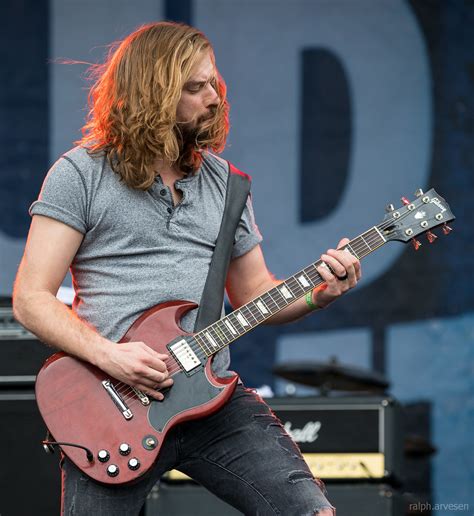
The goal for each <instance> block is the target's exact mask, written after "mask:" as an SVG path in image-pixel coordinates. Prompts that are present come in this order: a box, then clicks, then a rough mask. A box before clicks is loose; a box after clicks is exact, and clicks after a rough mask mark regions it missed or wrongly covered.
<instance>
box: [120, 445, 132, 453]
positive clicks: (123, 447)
mask: <svg viewBox="0 0 474 516" xmlns="http://www.w3.org/2000/svg"><path fill="white" fill-rule="evenodd" d="M131 451H132V449H131V448H130V445H129V444H127V443H122V444H121V445H120V446H119V453H120V455H128V454H129V453H130V452H131Z"/></svg>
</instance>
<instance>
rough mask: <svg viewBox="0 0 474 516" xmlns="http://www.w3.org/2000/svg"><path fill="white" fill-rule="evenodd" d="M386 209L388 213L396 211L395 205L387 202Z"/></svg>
mask: <svg viewBox="0 0 474 516" xmlns="http://www.w3.org/2000/svg"><path fill="white" fill-rule="evenodd" d="M385 211H386V212H387V213H390V212H391V211H395V206H394V205H393V204H387V206H385Z"/></svg>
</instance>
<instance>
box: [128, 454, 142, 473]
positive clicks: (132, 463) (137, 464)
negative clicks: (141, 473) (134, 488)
mask: <svg viewBox="0 0 474 516" xmlns="http://www.w3.org/2000/svg"><path fill="white" fill-rule="evenodd" d="M128 467H129V468H130V469H131V470H132V471H135V470H137V469H138V468H139V467H140V461H139V460H138V459H137V458H136V457H132V458H131V459H130V460H129V461H128Z"/></svg>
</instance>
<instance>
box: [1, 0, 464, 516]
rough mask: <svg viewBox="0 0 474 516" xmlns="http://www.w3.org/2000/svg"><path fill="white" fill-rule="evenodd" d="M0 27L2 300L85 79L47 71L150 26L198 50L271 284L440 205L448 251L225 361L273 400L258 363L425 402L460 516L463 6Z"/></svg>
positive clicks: (371, 277)
mask: <svg viewBox="0 0 474 516" xmlns="http://www.w3.org/2000/svg"><path fill="white" fill-rule="evenodd" d="M1 14H2V16H1V18H0V19H1V20H2V21H1V23H2V31H0V38H1V43H2V44H1V46H0V48H1V49H2V59H1V60H0V67H1V69H2V77H4V78H5V80H3V81H2V83H1V84H0V114H1V117H0V119H1V120H2V124H1V126H0V131H1V135H2V138H1V139H0V146H1V151H2V152H1V156H2V159H1V160H0V205H1V208H2V210H1V217H0V295H9V294H10V291H11V285H12V280H13V277H14V274H15V270H16V267H17V265H18V261H19V259H20V257H21V252H22V249H23V246H24V239H25V236H26V232H27V228H28V224H29V220H28V215H27V208H28V206H29V204H30V203H31V202H32V200H33V199H34V198H35V197H36V195H37V192H38V189H39V187H40V184H41V181H42V178H43V176H44V174H45V172H46V170H47V169H48V167H49V165H50V164H51V163H52V162H53V161H54V160H55V159H56V158H57V156H58V155H60V154H61V153H62V152H64V151H65V150H67V149H68V148H70V147H71V145H72V141H73V140H75V139H77V138H78V136H79V134H80V133H79V129H80V126H81V125H82V121H83V118H84V114H85V111H84V106H85V99H86V86H87V84H86V82H85V80H84V78H83V72H84V71H85V67H81V66H64V65H58V64H53V63H51V62H50V60H54V59H57V58H62V57H66V58H70V59H76V60H84V61H88V62H95V61H97V60H100V59H101V58H102V57H103V55H104V53H105V51H106V47H105V45H106V44H107V43H110V42H111V41H113V40H114V39H117V38H120V37H122V36H124V35H126V34H127V33H128V32H129V31H130V30H132V29H133V28H135V27H136V26H138V25H140V24H142V23H146V22H149V21H152V20H159V19H165V18H169V19H175V20H182V21H187V22H190V23H193V24H195V25H197V26H198V27H199V28H201V29H202V30H203V31H204V32H205V33H206V34H207V35H208V36H209V38H210V39H211V41H212V42H213V44H214V46H215V51H216V57H217V63H218V66H219V68H220V70H221V72H222V74H223V75H224V77H225V79H226V80H227V82H228V86H229V97H230V101H231V105H232V114H231V124H232V132H231V138H230V140H229V146H228V148H227V150H226V152H225V156H226V157H227V158H228V159H230V160H232V161H233V162H235V164H236V165H237V166H238V167H240V168H242V169H243V170H246V171H247V172H249V173H250V174H252V176H253V179H254V181H253V196H254V203H255V209H256V215H257V222H258V224H259V226H260V229H261V231H262V233H263V235H264V243H263V248H264V252H265V256H266V259H267V262H268V265H269V268H270V269H271V270H272V271H273V272H274V273H275V274H276V275H277V276H280V277H285V276H286V275H289V274H290V273H292V272H294V271H296V270H298V269H299V268H301V267H302V266H304V265H306V264H308V263H309V262H311V261H313V260H314V259H316V258H317V256H318V255H319V254H320V253H321V252H322V251H324V250H325V249H326V248H327V247H330V246H334V245H336V243H337V241H338V240H339V238H340V237H341V236H345V235H347V236H355V235H357V234H359V233H360V232H362V231H363V230H365V229H367V228H368V227H369V226H372V225H373V224H374V223H377V222H379V221H380V220H381V218H382V216H383V207H384V205H385V204H386V203H388V202H393V203H394V204H397V203H399V201H398V199H399V197H400V196H401V195H405V196H407V197H410V196H412V192H413V191H414V190H415V189H417V188H418V187H421V188H424V189H426V188H428V187H430V186H433V187H435V188H436V189H437V190H438V191H439V192H440V193H441V194H442V195H443V196H444V197H446V198H447V200H448V201H449V202H450V204H451V207H452V209H453V211H454V212H455V214H456V215H457V217H458V219H457V221H456V223H455V224H454V227H455V232H454V233H453V234H452V235H451V236H450V237H449V238H446V239H444V238H440V239H439V240H438V242H437V243H436V244H433V245H432V246H429V244H427V243H426V245H423V247H422V249H421V250H420V251H419V252H418V253H416V254H415V253H414V252H413V251H412V250H411V248H407V247H405V246H402V245H401V244H398V243H394V244H390V245H387V246H385V247H384V248H383V249H381V250H380V251H379V252H378V253H376V254H374V255H372V256H371V257H369V258H367V260H366V262H365V263H364V279H363V281H362V283H361V285H360V287H359V288H358V289H357V290H356V291H354V292H353V293H352V294H350V295H349V296H347V298H346V299H344V300H342V301H340V302H339V303H338V304H337V305H334V306H333V307H331V308H330V309H328V310H327V311H325V312H322V313H318V314H317V315H315V316H314V317H311V318H307V319H305V320H303V321H301V322H299V323H297V324H293V325H289V326H286V327H278V328H274V327H273V328H270V327H269V328H263V329H259V330H256V331H255V332H254V333H253V334H251V335H249V336H248V337H247V338H246V339H244V340H241V341H240V343H239V344H236V345H235V349H234V350H233V365H234V368H235V369H237V370H239V372H241V374H242V376H243V377H244V379H245V380H246V381H247V383H248V384H251V385H255V386H259V385H261V384H269V385H271V386H272V387H273V388H274V389H275V390H276V391H277V392H283V391H284V387H285V384H284V382H275V379H274V377H273V376H272V374H271V367H272V366H273V365H274V363H275V362H283V361H288V360H292V359H295V360H299V359H305V360H325V359H327V358H329V357H331V356H336V357H337V358H338V359H339V360H340V361H341V362H344V363H346V364H353V365H359V366H363V367H367V368H374V369H376V370H379V371H382V372H385V373H386V374H387V375H388V377H389V379H390V381H391V382H392V388H391V390H392V392H393V394H394V395H395V396H397V397H398V398H399V399H400V400H401V401H404V402H408V401H414V400H420V399H423V400H427V401H429V402H430V404H431V407H432V438H433V441H434V444H435V445H436V446H437V447H438V449H439V452H438V454H437V455H436V457H435V459H434V463H433V488H434V493H435V501H436V502H438V503H458V504H459V503H468V504H470V506H471V510H474V498H473V494H472V492H473V491H472V486H473V485H474V455H473V447H472V429H473V427H474V374H473V373H474V296H473V289H472V278H473V272H474V271H473V268H474V266H473V256H474V253H473V250H472V245H473V244H472V241H473V239H472V231H471V226H470V221H471V220H472V216H470V213H469V209H470V208H471V204H472V203H471V196H472V192H473V186H474V175H473V172H474V153H473V145H472V137H473V131H474V123H473V120H474V109H473V102H474V101H473V98H474V96H473V93H474V56H473V49H474V36H473V34H474V31H472V27H473V22H474V5H473V4H472V3H469V2H462V1H453V2H425V1H423V0H412V1H411V2H404V1H398V0H391V1H389V0H382V1H375V0H358V1H357V2H354V1H351V0H334V1H332V2H326V1H323V0H314V1H309V0H294V1H292V2H288V1H285V0H234V1H222V0H220V1H218V0H194V1H182V2H176V1H174V2H172V1H169V2H165V1H158V0H140V1H138V2H134V3H133V4H132V3H130V2H127V1H126V0H114V1H112V0H100V1H97V0H96V1H92V0H83V1H77V2H63V1H62V0H51V1H50V2H45V1H44V0H43V1H33V0H25V1H23V2H17V3H15V2H5V3H4V4H3V5H2V7H1ZM18 27H22V30H18ZM301 392H303V391H301ZM438 514H450V513H449V512H446V511H439V512H438Z"/></svg>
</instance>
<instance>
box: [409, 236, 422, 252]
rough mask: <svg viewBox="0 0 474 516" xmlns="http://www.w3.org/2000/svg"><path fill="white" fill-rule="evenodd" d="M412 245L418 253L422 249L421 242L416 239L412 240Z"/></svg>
mask: <svg viewBox="0 0 474 516" xmlns="http://www.w3.org/2000/svg"><path fill="white" fill-rule="evenodd" d="M411 243H412V244H413V249H415V251H418V249H419V248H420V247H421V242H420V241H419V240H417V239H416V238H412V239H411Z"/></svg>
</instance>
